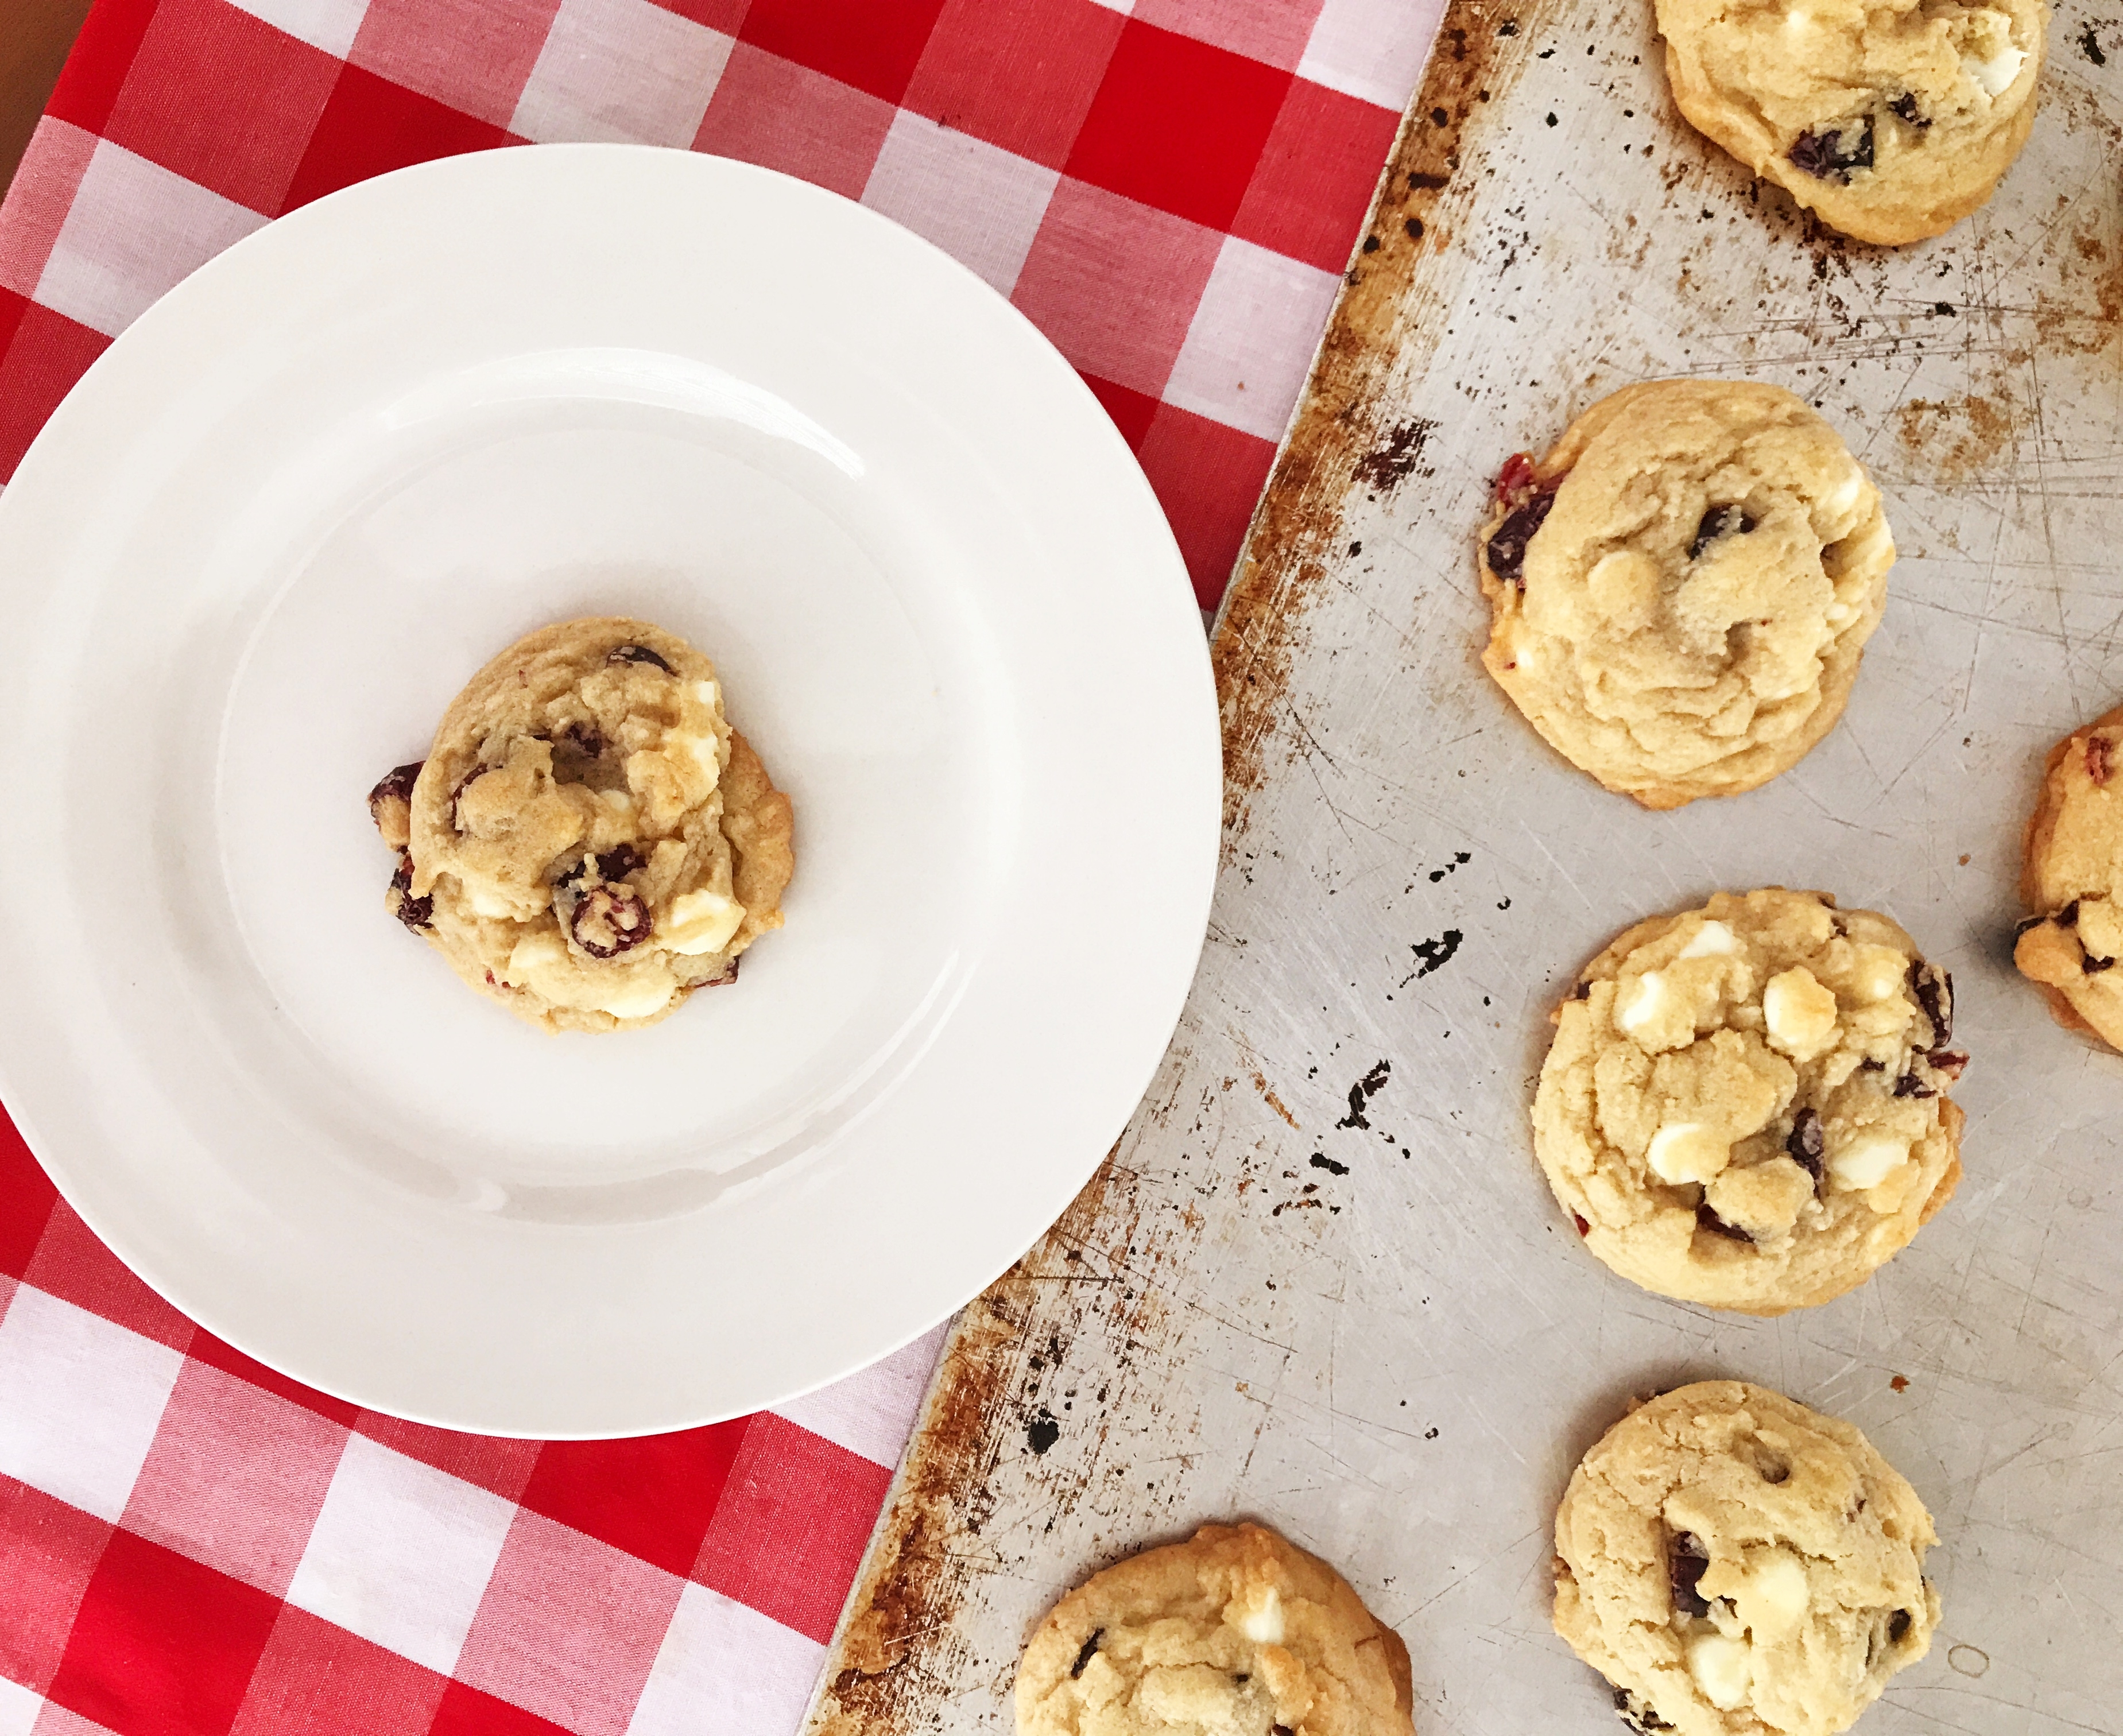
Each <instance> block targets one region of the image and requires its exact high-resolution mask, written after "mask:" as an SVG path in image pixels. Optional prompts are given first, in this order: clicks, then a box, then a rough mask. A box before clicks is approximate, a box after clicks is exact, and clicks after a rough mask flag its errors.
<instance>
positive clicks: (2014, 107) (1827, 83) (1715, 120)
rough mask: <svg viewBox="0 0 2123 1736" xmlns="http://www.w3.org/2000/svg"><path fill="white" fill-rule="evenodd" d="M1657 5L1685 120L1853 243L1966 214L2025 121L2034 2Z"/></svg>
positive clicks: (2016, 144) (2035, 59)
mask: <svg viewBox="0 0 2123 1736" xmlns="http://www.w3.org/2000/svg"><path fill="white" fill-rule="evenodd" d="M1657 10H1658V27H1659V30H1660V33H1661V35H1664V36H1665V38H1666V81H1667V82H1668V83H1669V84H1671V86H1672V87H1673V97H1674V101H1675V102H1676V103H1677V104H1679V105H1680V112H1681V113H1682V114H1683V115H1686V116H1687V117H1688V120H1689V124H1690V125H1692V126H1694V128H1695V129H1696V130H1697V131H1698V132H1699V133H1703V134H1706V135H1707V136H1708V137H1709V138H1711V139H1712V140H1713V141H1714V142H1715V143H1718V144H1720V145H1722V146H1723V147H1724V148H1725V149H1727V151H1729V152H1732V155H1733V156H1735V157H1738V158H1739V159H1740V161H1741V162H1743V163H1745V164H1746V166H1747V167H1749V168H1750V169H1751V170H1752V171H1754V172H1755V174H1757V175H1760V176H1767V177H1768V178H1769V180H1771V181H1774V182H1776V183H1777V185H1779V186H1780V187H1782V188H1783V189H1784V190H1786V191H1787V192H1788V193H1789V194H1790V195H1791V196H1792V197H1793V199H1797V201H1798V202H1799V204H1802V205H1803V206H1805V207H1806V208H1807V209H1808V210H1810V211H1811V212H1813V213H1816V215H1817V216H1818V217H1820V218H1821V220H1822V221H1823V222H1824V223H1828V224H1830V225H1831V226H1832V227H1833V228H1837V229H1840V230H1841V231H1842V232H1844V234H1845V235H1849V236H1854V237H1856V238H1857V239H1858V240H1859V241H1867V242H1884V243H1886V245H1888V246H1900V245H1902V244H1903V243H1905V242H1914V241H1922V240H1923V239H1924V237H1926V236H1930V235H1938V234H1939V233H1941V232H1943V231H1944V230H1946V229H1947V228H1951V227H1952V225H1953V224H1955V223H1958V222H1960V220H1961V218H1964V217H1966V216H1967V215H1968V213H1970V212H1971V211H1973V210H1975V208H1976V207H1977V206H1979V205H1980V204H1982V203H1983V202H1984V201H1985V199H1988V198H1989V196H1990V195H1991V192H1992V190H1993V189H1994V188H1995V187H1996V186H1997V185H1998V182H1999V178H2000V177H2001V176H2003V174H2004V172H2005V171H2006V170H2007V169H2008V168H2009V167H2011V166H2012V162H2013V158H2014V157H2017V156H2018V155H2019V154H2020V147H2021V146H2022V145H2024V144H2025V143H2027V132H2028V129H2030V128H2031V127H2032V125H2033V124H2034V119H2035V83H2036V78H2037V77H2038V76H2039V74H2040V73H2041V64H2042V54H2043V49H2044V46H2045V39H2046V33H2047V30H2048V19H2049V9H2048V7H2046V6H2045V5H2044V4H2043V3H2042V0H1994V3H1993V4H1989V5H1985V6H1959V5H1952V4H1945V5H1936V4H1933V5H1920V4H1919V3H1918V0H1827V3H1822V0H1808V3H1807V4H1805V5H1783V4H1779V5H1774V6H1769V5H1753V6H1738V7H1735V6H1730V5H1727V4H1725V3H1724V0H1657Z"/></svg>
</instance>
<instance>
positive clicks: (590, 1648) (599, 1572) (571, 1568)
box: [453, 1513, 867, 1736]
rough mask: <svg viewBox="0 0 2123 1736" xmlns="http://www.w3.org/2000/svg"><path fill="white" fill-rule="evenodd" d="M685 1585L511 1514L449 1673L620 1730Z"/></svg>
mask: <svg viewBox="0 0 2123 1736" xmlns="http://www.w3.org/2000/svg"><path fill="white" fill-rule="evenodd" d="M865 1529H867V1527H865ZM685 1584H686V1582H685V1581H684V1580H683V1579H681V1578H679V1577H678V1575H677V1574H669V1573H665V1572H664V1571H663V1569H660V1568H655V1567H651V1566H649V1565H647V1564H646V1563H645V1562H642V1561H637V1560H635V1558H634V1557H633V1556H631V1555H627V1554H626V1553H624V1552H623V1551H620V1550H616V1549H614V1548H613V1547H612V1546H611V1545H610V1544H608V1543H601V1542H599V1541H598V1540H597V1539H596V1538H595V1537H584V1536H583V1534H582V1533H581V1532H579V1531H573V1530H570V1529H569V1527H566V1526H565V1525H555V1523H553V1522H552V1521H551V1519H548V1518H542V1517H541V1515H539V1514H537V1513H518V1514H517V1516H516V1523H515V1524H514V1525H513V1526H512V1527H510V1529H509V1533H508V1541H507V1542H505V1543H504V1544H503V1545H502V1548H501V1558H500V1560H498V1561H496V1562H495V1563H494V1577H493V1578H492V1579H490V1580H488V1582H487V1586H486V1596H485V1599H484V1601H482V1602H481V1603H480V1608H479V1614H478V1615H477V1616H476V1617H475V1618H474V1619H473V1621H472V1625H471V1633H470V1634H468V1635H466V1638H465V1644H464V1650H463V1652H462V1654H460V1655H459V1657H458V1659H457V1668H456V1670H455V1671H454V1672H453V1674H454V1675H455V1676H456V1677H457V1680H458V1681H460V1682H467V1683H469V1684H470V1685H471V1686H472V1687H478V1688H484V1689H485V1691H487V1692H489V1693H490V1694H494V1695H496V1696H499V1697H502V1698H504V1699H507V1700H508V1701H510V1702H511V1703H513V1704H514V1705H517V1706H523V1707H524V1708H525V1709H526V1710H529V1711H532V1712H534V1713H536V1714H537V1715H539V1716H541V1717H543V1718H549V1719H551V1720H553V1722H555V1724H560V1725H562V1726H564V1727H565V1728H566V1729H570V1730H574V1731H578V1732H579V1733H580V1736H622V1733H623V1732H624V1731H625V1730H626V1724H627V1718H628V1715H629V1714H630V1713H631V1712H632V1711H633V1710H634V1706H635V1701H638V1700H639V1699H640V1697H641V1689H642V1685H643V1684H644V1682H647V1681H648V1679H649V1668H650V1666H651V1665H653V1664H654V1663H655V1662H656V1651H657V1648H658V1646H659V1645H662V1644H663V1635H664V1630H666V1629H667V1628H668V1627H669V1626H670V1625H671V1617H672V1616H673V1613H674V1612H676V1611H677V1607H678V1594H679V1593H680V1592H681V1591H682V1590H683V1589H684V1588H685Z"/></svg>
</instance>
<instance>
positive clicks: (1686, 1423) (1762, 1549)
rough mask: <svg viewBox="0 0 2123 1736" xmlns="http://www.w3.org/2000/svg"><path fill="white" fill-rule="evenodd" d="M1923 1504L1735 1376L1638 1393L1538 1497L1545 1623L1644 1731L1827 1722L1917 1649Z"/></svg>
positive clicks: (1926, 1539)
mask: <svg viewBox="0 0 2123 1736" xmlns="http://www.w3.org/2000/svg"><path fill="white" fill-rule="evenodd" d="M1937 1541H1938V1537H1937V1535H1936V1534H1935V1533H1934V1532H1933V1530H1932V1523H1931V1515H1930V1514H1929V1513H1926V1512H1925V1511H1924V1504H1923V1502H1921V1501H1919V1499H1917V1495H1916V1491H1915V1490H1913V1489H1911V1488H1910V1485H1909V1484H1908V1483H1907V1481H1905V1480H1904V1479H1903V1477H1902V1476H1900V1473H1899V1472H1897V1471H1896V1470H1895V1468H1894V1466H1891V1465H1890V1464H1889V1463H1888V1462H1886V1460H1885V1459H1883V1458H1882V1457H1880V1455H1879V1454H1878V1453H1877V1452H1875V1451H1874V1450H1873V1448H1872V1444H1871V1443H1869V1442H1868V1441H1867V1440H1866V1438H1865V1437H1864V1436H1863V1435H1862V1434H1860V1433H1858V1431H1857V1430H1856V1429H1854V1428H1852V1427H1851V1426H1850V1424H1848V1423H1844V1422H1839V1421H1838V1420H1837V1419H1835V1418H1834V1417H1829V1416H1823V1415H1821V1414H1820V1413H1819V1412H1818V1411H1815V1410H1808V1409H1807V1407H1806V1406H1805V1405H1801V1404H1797V1403H1795V1402H1794V1401H1792V1400H1790V1399H1788V1398H1785V1397H1784V1396H1782V1395H1781V1394H1779V1393H1775V1392H1772V1391H1769V1390H1768V1389H1767V1388H1766V1387H1762V1386H1749V1385H1748V1384H1747V1383H1746V1382H1744V1381H1701V1382H1697V1383H1696V1384H1695V1385H1694V1386H1682V1387H1679V1388H1677V1389H1676V1390H1675V1391H1671V1392H1668V1393H1666V1394H1664V1395H1662V1396H1660V1397H1658V1398H1655V1399H1653V1400H1652V1401H1650V1402H1649V1403H1648V1404H1645V1405H1639V1406H1638V1407H1637V1408H1636V1409H1635V1410H1633V1411H1631V1412H1630V1413H1629V1415H1627V1416H1625V1417H1624V1418H1623V1419H1622V1420H1621V1421H1620V1422H1619V1423H1617V1424H1615V1426H1614V1427H1613V1428H1612V1429H1609V1430H1608V1431H1607V1433H1605V1436H1603V1437H1602V1438H1601V1439H1600V1442H1599V1443H1598V1445H1596V1446H1595V1447H1593V1448H1592V1450H1591V1452H1588V1453H1586V1455H1585V1457H1584V1458H1583V1459H1582V1461H1581V1462H1579V1464H1578V1466H1577V1470H1576V1471H1574V1472H1572V1475H1571V1478H1570V1486H1569V1487H1568V1490H1565V1491H1564V1493H1563V1504H1562V1506H1561V1507H1560V1508H1558V1511H1557V1513H1556V1515H1555V1557H1556V1559H1555V1630H1556V1632H1558V1634H1560V1635H1563V1638H1564V1639H1565V1640H1568V1641H1569V1642H1570V1645H1571V1648H1572V1649H1573V1650H1574V1651H1576V1653H1577V1655H1578V1656H1579V1657H1581V1658H1582V1659H1584V1660H1585V1661H1586V1663H1589V1664H1591V1666H1592V1668H1595V1669H1596V1670H1597V1671H1599V1672H1600V1674H1601V1675H1603V1676H1605V1677H1606V1678H1607V1679H1608V1681H1610V1682H1612V1683H1613V1684H1614V1685H1615V1707H1616V1709H1617V1710H1619V1711H1620V1713H1621V1714H1622V1716H1623V1718H1624V1721H1626V1722H1627V1723H1629V1724H1630V1725H1631V1726H1632V1727H1633V1728H1634V1729H1638V1730H1642V1731H1656V1730H1675V1731H1678V1732H1680V1736H1832V1733H1833V1732H1835V1731H1837V1730H1845V1729H1849V1727H1850V1725H1851V1724H1852V1723H1853V1722H1854V1720H1856V1718H1857V1716H1858V1714H1859V1713H1860V1712H1862V1711H1863V1710H1865V1708H1866V1707H1867V1706H1870V1705H1871V1704H1872V1701H1875V1700H1877V1699H1878V1698H1879V1696H1880V1691H1881V1690H1882V1688H1883V1687H1886V1684H1887V1678H1888V1677H1891V1676H1892V1675H1893V1674H1894V1673H1896V1671H1897V1670H1901V1669H1906V1668H1908V1667H1909V1666H1910V1664H1912V1663H1915V1662H1916V1661H1917V1660H1918V1659H1919V1658H1921V1657H1923V1656H1924V1654H1925V1652H1927V1651H1928V1650H1929V1649H1930V1647H1931V1637H1932V1635H1933V1631H1934V1630H1936V1629H1937V1628H1938V1619H1939V1602H1938V1592H1937V1591H1936V1590H1935V1589H1933V1586H1932V1584H1931V1583H1930V1581H1929V1580H1928V1579H1925V1578H1924V1551H1926V1550H1928V1549H1929V1548H1930V1547H1931V1546H1932V1545H1933V1544H1934V1543H1936V1542H1937Z"/></svg>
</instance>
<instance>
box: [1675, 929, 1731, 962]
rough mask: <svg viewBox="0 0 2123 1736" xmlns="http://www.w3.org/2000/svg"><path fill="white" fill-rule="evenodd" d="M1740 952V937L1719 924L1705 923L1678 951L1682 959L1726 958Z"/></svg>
mask: <svg viewBox="0 0 2123 1736" xmlns="http://www.w3.org/2000/svg"><path fill="white" fill-rule="evenodd" d="M1738 950H1740V937H1739V936H1737V935H1736V934H1735V933H1733V932H1732V930H1731V929H1730V928H1728V927H1726V925H1725V924H1724V923H1722V922H1716V921H1712V922H1705V923H1704V925H1703V926H1702V927H1700V928H1699V929H1697V930H1696V931H1695V932H1694V934H1693V935H1691V936H1689V941H1688V944H1687V945H1685V946H1684V947H1682V948H1681V949H1680V956H1681V957H1682V958H1684V959H1719V958H1727V957H1729V956H1731V955H1732V954H1734V953H1736V952H1737V951H1738Z"/></svg>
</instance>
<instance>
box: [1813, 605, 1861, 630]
mask: <svg viewBox="0 0 2123 1736" xmlns="http://www.w3.org/2000/svg"><path fill="white" fill-rule="evenodd" d="M1854 613H1855V611H1854V610H1853V609H1852V608H1851V607H1850V605H1849V603H1830V604H1829V605H1828V609H1827V612H1826V613H1825V614H1824V615H1823V616H1822V617H1821V619H1822V620H1823V621H1825V622H1827V623H1828V625H1829V626H1831V627H1842V626H1847V625H1849V621H1850V617H1851V616H1852V615H1853V614H1854Z"/></svg>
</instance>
